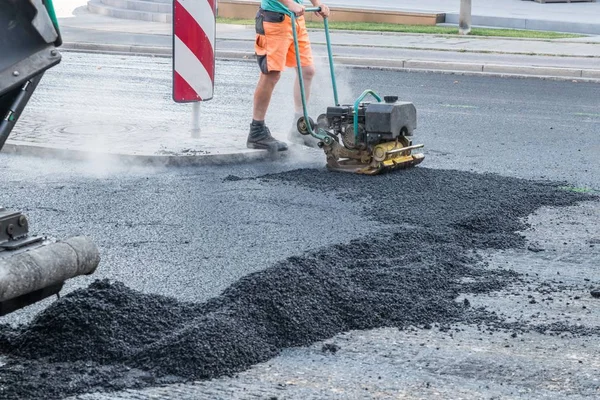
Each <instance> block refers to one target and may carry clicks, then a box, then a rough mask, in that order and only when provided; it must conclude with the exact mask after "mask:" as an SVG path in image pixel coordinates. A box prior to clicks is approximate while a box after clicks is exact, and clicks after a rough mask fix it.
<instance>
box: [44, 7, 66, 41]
mask: <svg viewBox="0 0 600 400" xmlns="http://www.w3.org/2000/svg"><path fill="white" fill-rule="evenodd" d="M45 4H46V10H48V15H49V16H50V19H51V20H52V24H54V29H56V33H58V40H57V42H58V43H56V45H57V46H60V45H61V44H62V39H61V35H60V28H59V26H58V19H57V18H56V12H55V11H54V4H52V0H46V1H45Z"/></svg>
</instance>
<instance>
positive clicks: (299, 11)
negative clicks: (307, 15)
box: [288, 2, 305, 17]
mask: <svg viewBox="0 0 600 400" xmlns="http://www.w3.org/2000/svg"><path fill="white" fill-rule="evenodd" d="M288 8H289V9H290V11H291V12H293V13H294V15H295V16H296V17H301V16H303V15H304V8H305V7H304V6H303V5H302V4H298V3H295V2H292V3H291V4H290V5H289V6H288Z"/></svg>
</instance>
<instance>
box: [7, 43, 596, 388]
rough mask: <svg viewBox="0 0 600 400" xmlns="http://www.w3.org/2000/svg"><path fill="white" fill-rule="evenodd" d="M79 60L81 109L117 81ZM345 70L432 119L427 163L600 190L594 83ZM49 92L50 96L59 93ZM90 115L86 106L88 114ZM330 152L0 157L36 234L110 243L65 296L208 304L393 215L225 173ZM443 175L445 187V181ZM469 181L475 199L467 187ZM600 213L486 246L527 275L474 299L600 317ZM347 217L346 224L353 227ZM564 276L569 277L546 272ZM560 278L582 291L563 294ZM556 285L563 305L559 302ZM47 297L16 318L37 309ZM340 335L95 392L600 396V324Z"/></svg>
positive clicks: (290, 165)
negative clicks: (161, 297) (94, 76)
mask: <svg viewBox="0 0 600 400" xmlns="http://www.w3.org/2000/svg"><path fill="white" fill-rule="evenodd" d="M82 57H83V56H82ZM120 58H121V57H119V56H106V55H103V56H95V57H92V58H87V60H88V62H89V64H90V66H92V67H94V68H96V71H97V73H98V74H100V73H101V72H102V71H103V70H104V69H105V66H106V65H111V64H113V63H114V64H115V67H116V68H118V70H119V71H121V78H120V79H121V82H127V81H130V84H132V85H133V84H136V83H135V82H136V80H137V79H138V78H136V76H137V75H136V74H138V73H139V71H138V70H140V69H142V68H150V66H146V65H141V64H138V65H136V66H135V67H134V66H133V65H130V66H129V67H127V65H123V64H119V63H118V62H117V61H118V60H119V59H120ZM144 59H148V58H144ZM101 60H103V61H102V62H100V61H101ZM65 61H66V60H65ZM68 65H69V64H68V63H65V64H64V65H63V66H64V67H65V68H67V66H68ZM70 65H71V67H69V68H75V69H80V70H82V72H81V75H79V76H77V77H75V78H69V74H67V73H66V72H68V71H63V72H61V73H60V74H63V73H64V74H65V75H64V76H62V77H61V78H60V79H59V76H55V81H54V82H53V83H52V87H53V88H54V89H56V88H58V87H64V88H67V89H68V88H69V87H71V86H73V85H74V84H75V83H74V80H84V81H86V82H88V85H89V86H88V87H87V90H85V91H83V92H81V93H79V92H78V93H77V94H73V96H74V98H73V99H72V100H71V101H72V102H73V103H76V102H77V101H83V99H81V98H80V97H79V96H83V95H85V96H92V95H93V93H94V91H95V90H97V88H98V87H100V88H101V87H102V86H103V84H104V81H103V80H101V79H99V80H98V81H97V82H96V86H94V82H92V80H91V79H90V78H89V77H88V78H87V79H88V80H86V79H84V78H85V77H86V70H85V69H83V66H82V64H74V63H71V64H70ZM98 67H101V68H100V69H98ZM234 67H235V71H236V72H237V75H240V76H246V75H249V74H252V73H253V72H252V71H254V70H253V68H254V66H253V65H250V64H247V63H234ZM220 70H223V68H221V69H220ZM232 70H233V67H232ZM57 71H58V70H57ZM341 72H342V73H341V76H342V77H343V79H342V82H343V84H342V90H343V93H344V96H352V95H355V94H356V93H358V92H360V91H361V90H362V89H363V88H364V87H365V86H369V87H372V88H374V89H375V90H377V91H380V92H382V93H398V94H401V95H402V97H403V98H407V99H411V100H413V101H414V102H415V104H416V105H417V108H418V110H419V123H420V125H419V128H418V130H417V132H416V133H417V136H416V137H415V139H416V140H419V141H422V142H424V143H425V144H426V149H425V151H426V157H427V158H426V160H425V162H424V164H422V167H424V168H443V169H458V170H463V171H474V172H478V173H497V174H502V175H504V176H513V177H520V178H529V179H552V180H559V181H565V185H568V186H573V187H576V188H578V189H588V190H592V191H593V190H595V191H598V190H600V175H599V174H598V168H600V164H599V163H598V157H597V155H598V152H599V151H600V149H599V148H598V140H597V132H598V129H599V128H600V114H598V109H600V100H599V98H598V96H597V92H598V85H597V84H579V83H572V82H557V81H549V80H547V81H546V80H524V79H502V78H493V77H485V78H484V77H456V76H449V75H442V74H425V73H411V74H408V73H399V72H393V71H365V70H351V69H343V70H342V71H341ZM57 75H59V74H57ZM49 76H50V74H49ZM288 78H289V77H286V79H288ZM319 79H320V78H319ZM49 81H50V80H48V81H45V82H46V83H49ZM141 83H144V85H141ZM154 83H155V81H153V80H147V81H144V82H140V83H139V84H140V86H144V87H153V86H154ZM282 83H285V82H282ZM284 86H285V85H284ZM127 88H129V87H128V86H127V87H124V89H127ZM40 89H41V88H40ZM48 89H49V88H48ZM225 89H226V90H225ZM106 90H108V91H110V90H115V88H114V87H112V88H106ZM251 90H252V86H251V85H245V86H236V85H234V84H233V83H232V84H231V86H230V87H223V91H224V92H226V93H227V97H228V99H229V100H228V101H233V100H236V101H238V100H240V99H245V98H247V97H249V96H250V94H251ZM51 92H52V91H50V90H48V91H47V92H46V96H47V97H45V98H44V99H39V100H37V101H40V102H43V101H50V102H51V101H52V97H51ZM151 92H152V91H151V90H147V91H144V92H140V93H142V94H141V95H139V96H138V97H139V98H145V97H150V95H151ZM98 95H99V96H100V95H105V93H104V92H101V93H98ZM128 96H131V95H130V94H128V93H127V91H126V90H122V91H117V92H116V96H115V97H118V98H120V99H121V100H119V99H116V100H115V99H114V98H113V100H112V101H114V102H115V105H114V107H115V109H116V110H117V112H116V115H118V116H119V115H120V116H124V115H127V110H128V109H127V108H122V105H123V104H126V103H128V102H131V101H132V100H131V97H128ZM286 98H287V94H286V93H285V92H278V93H277V97H276V101H277V102H278V103H281V104H283V103H284V102H285V99H286ZM328 99H329V93H328V91H327V90H324V91H323V94H320V93H317V96H316V97H315V104H314V105H315V108H317V107H320V105H321V104H323V103H326V102H327V101H328ZM42 100H43V101H42ZM88 101H90V100H88ZM98 101H100V100H98ZM148 101H150V100H148ZM165 101H166V100H165ZM215 101H217V99H215ZM96 104H99V103H96ZM93 105H94V103H92V102H91V101H90V102H86V103H82V108H93ZM207 106H208V103H207ZM47 107H48V109H47V110H45V111H44V115H43V116H40V117H39V118H40V121H41V120H42V119H43V120H49V118H56V117H61V118H62V116H61V115H59V114H60V113H59V112H56V111H54V112H53V113H51V111H50V110H51V109H52V108H54V109H55V110H64V114H73V113H75V110H74V109H73V107H72V106H71V105H69V104H67V103H66V100H65V99H57V101H56V102H55V103H54V104H49V105H48V106H47ZM213 107H217V109H218V108H219V107H223V104H219V103H215V104H214V105H213ZM121 108H122V110H120V109H121ZM37 109H38V108H37V107H32V109H31V110H30V111H28V114H27V116H24V118H25V119H26V120H31V121H32V123H36V122H35V121H36V118H38V116H37V111H36V110H37ZM159 109H160V107H155V108H151V109H148V111H145V112H144V111H143V109H142V108H133V109H132V111H131V112H129V114H130V115H135V114H140V115H137V118H140V119H141V118H144V117H145V118H148V119H150V120H152V119H153V118H156V119H160V118H161V117H164V116H165V115H169V114H171V115H172V116H173V119H171V120H169V121H168V122H169V123H176V122H177V114H176V113H175V112H174V111H173V110H167V111H165V114H158V115H155V114H156V113H159V112H160V110H159ZM240 110H241V111H240V113H232V112H230V113H229V114H227V115H228V118H227V119H226V120H223V119H221V120H218V119H214V120H213V121H214V122H215V123H220V124H232V125H238V124H239V125H242V124H243V123H244V122H245V120H246V118H247V115H245V114H244V113H245V112H247V110H246V109H245V108H243V107H241V108H240ZM113 111H114V110H113ZM230 111H231V110H230ZM89 114H91V112H90V113H89ZM89 114H84V115H83V116H84V117H86V118H89ZM100 114H101V115H102V113H101V112H100ZM182 115H183V114H182ZM76 117H77V114H75V115H73V116H72V118H76ZM269 118H270V119H269V120H270V121H273V122H274V123H275V125H276V126H281V127H285V126H287V124H286V123H285V121H278V120H277V119H276V118H275V117H274V116H270V117H269ZM119 120H121V117H119ZM27 123H29V122H27ZM98 134H101V132H100V133H98ZM323 161H324V160H323V157H322V154H320V153H319V152H307V153H306V154H305V157H304V158H301V159H300V158H299V159H287V160H284V161H282V162H278V163H260V164H251V165H231V166H227V167H219V168H217V167H206V168H182V169H162V168H159V169H150V168H131V167H129V166H123V165H120V164H115V163H112V162H110V163H74V162H61V161H57V160H45V161H44V165H43V167H40V163H39V160H31V159H29V158H21V157H13V156H10V155H2V154H0V181H2V186H3V187H6V188H9V190H5V191H3V192H2V193H1V194H0V203H2V204H4V205H5V206H10V207H12V208H19V209H23V210H24V211H25V212H26V213H27V214H29V216H30V220H31V224H32V227H34V228H35V230H36V232H39V233H44V234H50V235H54V236H59V237H63V236H69V235H74V234H79V233H87V234H90V235H92V236H93V238H94V240H95V241H96V242H97V243H98V244H99V246H100V247H101V251H102V254H103V257H104V258H103V264H102V267H101V268H100V269H99V270H98V272H97V274H96V275H95V276H93V277H85V278H82V279H80V280H74V281H71V282H69V283H68V286H67V288H66V292H70V291H72V290H74V289H77V288H79V287H82V286H86V285H87V284H88V283H89V282H90V281H91V280H92V279H94V278H105V277H109V278H111V279H115V280H121V281H124V282H126V283H127V285H128V286H130V287H132V288H135V289H138V290H141V291H143V292H145V293H160V294H166V295H172V296H175V297H177V298H178V299H184V300H192V301H202V300H205V299H207V298H210V297H212V296H214V295H216V294H218V293H219V292H220V291H222V289H223V288H225V287H227V286H229V285H230V284H231V283H233V282H235V281H237V280H238V279H239V278H240V277H241V276H245V275H247V274H249V273H251V272H254V271H260V270H262V269H264V268H265V267H268V266H271V265H273V263H275V262H277V260H280V259H283V258H285V257H287V256H291V255H300V254H302V253H303V252H304V251H306V250H307V249H314V248H319V247H321V246H328V245H331V244H335V243H346V242H348V241H349V240H350V239H352V238H353V237H362V238H365V237H369V234H370V233H371V232H377V231H379V230H380V228H381V225H380V224H379V223H377V222H375V221H373V220H369V219H367V218H365V217H364V216H363V214H362V211H361V210H362V207H363V204H362V203H358V202H354V201H352V200H350V199H347V198H340V197H338V196H337V195H336V194H335V193H334V194H332V193H328V192H323V191H320V190H310V189H307V188H303V187H300V186H297V185H281V184H276V183H262V182H260V181H258V180H242V181H236V182H233V181H231V182H227V183H225V182H223V179H225V178H226V177H227V176H228V175H230V174H231V175H236V176H239V177H255V176H258V175H262V174H264V173H272V172H278V171H284V170H290V169H296V168H311V169H313V170H314V171H315V174H319V173H320V172H319V171H318V170H319V169H320V168H322V165H323ZM374 179H378V178H374ZM435 183H436V184H439V185H444V184H445V181H443V180H440V181H436V182H435ZM382 188H384V189H385V190H399V189H398V188H397V187H395V188H385V187H383V186H382ZM411 189H412V188H409V190H411ZM465 191H466V197H467V198H468V197H469V196H473V197H476V196H478V192H469V188H468V187H466V188H465ZM597 216H598V203H590V204H587V205H585V206H582V207H581V208H577V207H573V208H569V209H559V210H550V211H548V210H541V211H540V212H539V213H537V214H536V215H535V216H533V217H532V218H531V220H530V222H531V223H532V228H531V229H530V230H528V231H527V232H526V235H527V237H528V240H535V241H537V242H538V243H539V245H540V246H542V247H543V248H544V250H545V251H543V252H531V251H527V250H525V249H522V250H518V251H515V252H512V251H511V252H507V251H505V252H492V253H491V254H489V256H490V257H491V258H487V257H486V258H485V260H489V261H490V264H489V266H488V267H489V268H491V269H497V268H502V269H505V268H507V266H508V268H512V269H515V270H517V271H521V272H526V273H529V274H530V277H528V278H527V281H524V282H522V283H517V286H516V287H510V288H507V290H506V291H502V292H497V293H492V295H491V296H478V297H477V296H473V297H470V299H469V300H470V301H471V304H472V306H473V307H474V308H475V307H478V306H486V307H490V309H491V310H498V311H499V312H500V313H501V315H502V317H511V318H517V319H521V320H524V321H533V322H536V323H544V322H552V321H553V320H554V318H558V319H560V320H562V321H571V322H572V323H574V324H577V323H584V324H586V325H588V326H597V318H598V315H597V312H595V310H596V308H595V307H597V306H596V303H594V300H593V299H591V298H589V296H586V295H587V290H588V286H589V285H591V284H596V283H597V274H595V269H594V268H595V266H596V265H597V260H598V251H597V250H598V245H597V244H595V247H591V245H592V244H593V243H598V242H597V240H598V235H599V232H598V226H597V224H596V223H595V221H597ZM339 221H344V223H343V224H341V226H340V224H339ZM332 227H335V228H332ZM388 228H389V226H388ZM565 243H566V244H565ZM557 271H559V272H560V276H559V275H557V274H556V272H557ZM557 279H559V280H561V281H562V283H556V284H555V285H553V284H552V285H551V283H549V282H552V281H553V280H557ZM563 286H564V287H566V288H567V289H559V287H563ZM531 293H534V295H535V297H536V298H537V303H536V304H533V305H531V304H530V303H529V302H530V299H529V298H528V297H527V296H528V295H529V294H531ZM548 297H552V298H553V299H554V300H552V301H551V300H546V299H547V298H548ZM575 297H578V298H579V299H578V300H574V298H575ZM542 299H544V301H542ZM50 301H51V300H48V301H46V302H43V303H41V304H39V305H36V306H34V307H32V308H29V309H26V310H22V311H20V312H18V313H16V314H14V315H11V316H9V319H8V320H4V321H3V322H7V323H8V322H10V323H15V322H24V321H27V320H28V319H29V318H30V317H31V315H32V313H34V312H36V311H38V310H40V309H42V308H43V307H46V306H47V304H48V303H49V302H50ZM567 303H570V304H567ZM584 306H585V307H586V308H585V309H584V308H583V307H584ZM565 315H566V316H565ZM567 317H569V318H567ZM578 319H580V321H578ZM581 321H583V322H581ZM327 342H328V343H335V344H337V345H338V346H340V350H339V351H338V353H336V355H332V354H329V353H324V352H322V351H321V347H322V344H323V343H317V344H315V345H314V346H312V347H309V348H294V349H288V350H286V351H284V352H283V353H282V354H281V356H279V357H277V358H275V359H273V360H270V361H268V362H266V363H263V364H260V365H257V366H256V367H254V368H253V369H251V370H249V371H247V372H245V373H241V374H239V376H233V377H224V378H222V379H217V380H214V381H205V382H199V383H196V384H193V385H178V386H176V387H173V386H167V387H162V388H153V389H146V390H143V391H135V390H132V391H128V392H126V393H117V394H110V393H104V394H97V395H95V394H93V395H84V396H81V397H80V398H81V399H107V398H117V399H118V398H122V399H136V398H138V399H143V398H158V399H169V398H181V399H185V398H190V399H193V398H253V396H254V397H255V398H256V397H257V398H269V397H271V396H277V397H278V398H291V399H304V398H322V399H339V398H372V396H370V393H367V392H369V391H371V390H372V391H375V392H376V393H380V394H381V396H380V397H381V398H398V397H401V398H402V397H404V398H407V399H419V398H430V397H431V398H435V397H439V398H465V399H480V398H490V397H492V396H496V397H497V398H498V397H499V398H523V399H547V398H566V397H571V398H574V399H594V398H597V394H598V381H597V377H598V368H599V365H598V361H597V360H598V346H597V336H587V337H581V338H573V337H570V336H567V335H565V334H561V335H554V336H552V335H541V334H536V333H528V334H523V335H521V334H519V335H518V336H517V337H516V338H514V337H512V336H511V334H510V332H495V333H494V334H493V335H491V334H490V333H489V332H486V331H485V330H484V331H480V330H479V329H477V327H473V326H465V325H462V324H459V325H457V326H455V327H453V329H452V330H451V331H450V332H440V331H439V330H438V329H435V328H434V329H432V330H423V329H415V330H412V329H409V330H405V331H398V330H397V329H383V330H375V331H367V332H350V333H346V334H342V335H339V336H336V337H334V338H331V339H329V340H327ZM365 388H366V389H365ZM367 389H368V390H367ZM430 395H431V396H430ZM236 396H237V397H236Z"/></svg>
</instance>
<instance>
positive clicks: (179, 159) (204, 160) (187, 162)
mask: <svg viewBox="0 0 600 400" xmlns="http://www.w3.org/2000/svg"><path fill="white" fill-rule="evenodd" d="M2 153H6V154H15V155H22V156H30V157H52V158H58V159H65V160H71V161H83V162H98V163H106V164H107V165H111V164H112V163H114V162H117V163H119V164H120V165H125V166H150V167H191V166H210V165H228V164H241V163H253V162H260V161H265V160H274V159H275V160H276V159H284V158H286V157H287V154H286V153H287V152H282V153H279V154H277V155H275V156H274V157H271V156H270V155H269V153H268V152H266V151H261V150H244V151H239V152H232V153H222V154H193V155H186V154H119V153H102V152H94V151H85V150H78V149H68V148H61V147H58V146H52V145H49V144H43V145H41V144H32V143H29V142H22V141H19V140H11V139H9V140H8V141H7V142H6V144H5V145H4V147H3V148H2Z"/></svg>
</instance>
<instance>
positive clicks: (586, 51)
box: [60, 9, 600, 79]
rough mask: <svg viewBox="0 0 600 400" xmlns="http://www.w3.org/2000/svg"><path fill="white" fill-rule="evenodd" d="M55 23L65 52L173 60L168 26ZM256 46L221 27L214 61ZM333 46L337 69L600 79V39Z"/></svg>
mask: <svg viewBox="0 0 600 400" xmlns="http://www.w3.org/2000/svg"><path fill="white" fill-rule="evenodd" d="M60 23H61V29H62V32H63V36H64V41H65V48H66V49H79V50H88V51H113V52H122V53H141V54H143V53H146V54H157V55H165V56H168V55H170V54H171V46H172V37H171V29H172V28H171V26H170V25H169V24H162V23H154V22H144V21H129V20H120V19H115V18H110V17H104V16H100V15H94V14H90V13H87V12H86V11H84V10H83V11H82V10H81V9H80V10H79V11H78V12H77V15H76V16H75V17H73V18H65V19H61V20H60ZM254 39H255V38H254V31H253V28H252V27H251V26H241V25H228V24H218V26H217V45H216V47H217V56H218V57H221V58H233V59H248V58H252V57H253V52H254V50H253V42H254ZM311 40H312V42H313V45H314V49H315V53H316V54H317V55H318V56H323V57H325V56H326V46H325V37H324V34H323V32H322V31H320V30H314V31H312V32H311ZM331 40H332V45H333V50H334V56H335V61H336V63H338V64H346V65H356V66H369V67H382V68H398V69H410V70H412V69H423V70H441V71H452V72H469V73H489V74H515V75H527V76H543V77H554V78H568V79H600V36H588V37H583V38H577V39H554V40H533V39H531V40H527V39H505V38H486V37H462V36H438V35H413V34H394V33H373V32H349V31H335V32H332V35H331Z"/></svg>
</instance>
